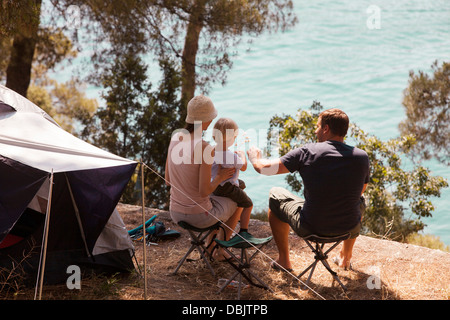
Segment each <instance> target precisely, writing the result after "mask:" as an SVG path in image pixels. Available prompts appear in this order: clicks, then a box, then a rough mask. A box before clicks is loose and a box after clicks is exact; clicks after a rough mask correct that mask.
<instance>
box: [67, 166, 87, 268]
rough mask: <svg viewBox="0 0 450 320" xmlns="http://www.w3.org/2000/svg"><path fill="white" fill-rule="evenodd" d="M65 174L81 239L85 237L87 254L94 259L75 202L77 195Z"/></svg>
mask: <svg viewBox="0 0 450 320" xmlns="http://www.w3.org/2000/svg"><path fill="white" fill-rule="evenodd" d="M64 176H65V177H66V182H67V187H68V188H69V193H70V198H71V199H72V205H73V209H74V211H75V216H76V217H77V221H78V226H79V228H80V233H81V239H83V243H84V249H85V250H86V254H87V256H88V257H89V258H90V259H92V260H94V257H93V256H91V253H90V252H89V249H88V246H87V242H86V236H85V233H84V229H83V224H82V223H81V216H80V211H79V210H78V206H77V203H76V202H75V197H74V196H73V193H72V187H71V186H70V182H69V178H68V177H67V174H65V173H64Z"/></svg>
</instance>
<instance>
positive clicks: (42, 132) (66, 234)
mask: <svg viewBox="0 0 450 320" xmlns="http://www.w3.org/2000/svg"><path fill="white" fill-rule="evenodd" d="M136 165H137V163H136V162H135V161H131V160H128V159H124V158H122V157H119V156H116V155H114V154H111V153H109V152H106V151H104V150H101V149H99V148H97V147H95V146H93V145H90V144H88V143H86V142H84V141H82V140H80V139H78V138H76V137H75V136H73V135H71V134H69V133H68V132H66V131H64V130H63V129H61V127H60V126H59V125H58V124H57V123H56V122H55V121H54V120H53V119H52V118H51V117H50V116H49V115H48V114H47V113H45V112H44V111H43V110H42V109H40V108H39V107H38V106H36V105H34V104H33V103H31V102H30V101H29V100H27V99H26V98H24V97H22V96H21V95H19V94H17V93H15V92H14V91H12V90H10V89H8V88H6V87H4V86H1V85H0V269H2V268H6V269H9V270H11V269H13V268H17V264H18V263H19V262H21V261H22V260H24V259H25V258H26V262H25V263H21V267H20V268H21V270H22V271H24V274H26V275H28V276H30V277H31V278H34V279H36V275H37V272H38V269H39V266H40V259H42V258H41V256H42V250H41V249H42V247H43V245H42V243H43V240H44V239H46V238H47V241H45V244H46V245H45V248H46V255H45V256H46V266H45V278H44V281H45V282H46V283H58V282H63V281H66V279H67V278H68V276H69V275H68V273H67V267H68V266H70V265H77V266H79V267H80V269H81V270H82V271H84V270H92V269H99V268H100V269H101V270H109V271H112V270H117V271H126V270H130V269H133V268H134V266H133V262H132V254H133V252H134V247H133V244H132V241H131V239H130V237H129V235H128V233H127V230H126V228H125V225H124V223H123V221H122V219H121V217H120V215H119V214H118V212H117V210H116V209H115V208H116V205H117V203H118V202H119V199H120V197H121V195H122V193H123V190H124V188H125V187H126V185H127V183H128V181H129V180H130V178H131V175H132V174H133V172H134V170H135V168H136ZM51 182H52V185H51V186H50V183H51ZM50 191H51V192H50ZM49 200H50V201H49ZM46 217H48V232H46V233H45V230H46V228H44V226H45V225H46V219H47V218H46ZM44 234H45V235H46V237H44Z"/></svg>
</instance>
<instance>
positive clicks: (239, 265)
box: [217, 247, 273, 300]
mask: <svg viewBox="0 0 450 320" xmlns="http://www.w3.org/2000/svg"><path fill="white" fill-rule="evenodd" d="M223 249H224V250H225V251H226V252H227V253H228V254H229V255H230V256H231V258H230V259H227V260H226V261H227V262H228V263H229V264H230V265H231V266H232V267H233V268H234V269H235V270H236V272H235V273H234V274H233V276H232V277H230V278H229V279H228V281H227V282H226V283H225V284H224V285H223V286H222V287H221V288H220V289H219V291H218V292H217V293H220V292H222V291H223V289H224V288H225V287H226V286H228V285H229V284H230V283H231V282H232V281H233V280H234V279H235V278H236V277H237V276H239V278H238V281H239V286H238V298H237V299H238V300H240V299H241V291H242V287H243V278H245V279H246V280H247V281H248V282H249V284H251V285H252V286H255V287H258V288H262V289H266V290H269V291H271V292H273V290H272V289H271V288H270V287H269V286H268V285H267V284H266V283H265V282H264V281H262V280H261V279H260V278H259V277H258V276H257V275H256V274H254V273H253V272H252V271H251V270H250V261H251V260H252V259H253V258H254V257H255V256H256V254H257V253H258V251H256V252H255V253H254V254H253V255H252V256H250V257H249V256H248V253H247V250H246V249H245V248H241V258H240V259H239V258H237V257H236V255H234V254H233V252H232V251H230V250H228V248H225V247H224V248H223ZM232 260H234V261H236V263H233V262H232ZM252 278H253V279H255V280H256V281H257V282H258V283H255V281H253V279H252Z"/></svg>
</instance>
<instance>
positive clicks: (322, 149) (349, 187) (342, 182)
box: [280, 141, 369, 235]
mask: <svg viewBox="0 0 450 320" xmlns="http://www.w3.org/2000/svg"><path fill="white" fill-rule="evenodd" d="M280 160H281V162H282V163H283V164H284V166H285V167H286V168H287V169H288V170H289V171H290V172H291V173H294V172H299V173H300V175H301V177H302V180H303V185H304V191H303V194H304V198H305V203H304V206H303V208H302V210H301V212H300V215H301V216H300V223H301V224H303V226H304V227H305V228H306V229H308V230H309V231H311V232H313V233H316V234H322V235H333V234H339V233H344V232H347V231H350V230H351V229H353V228H354V227H355V226H356V225H357V224H358V223H359V221H361V212H360V197H361V191H362V189H363V186H364V184H366V183H368V182H369V158H368V156H367V153H366V152H365V151H363V150H361V149H358V148H356V147H351V146H349V145H346V144H345V143H341V142H338V141H325V142H319V143H311V144H307V145H305V146H303V147H300V148H297V149H294V150H292V151H290V152H288V153H287V154H286V155H284V156H282V157H281V159H280Z"/></svg>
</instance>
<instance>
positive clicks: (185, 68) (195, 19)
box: [181, 0, 207, 119]
mask: <svg viewBox="0 0 450 320" xmlns="http://www.w3.org/2000/svg"><path fill="white" fill-rule="evenodd" d="M206 2H207V1H206V0H197V1H196V2H195V4H194V7H193V10H192V12H193V13H192V14H191V16H190V19H189V23H188V26H187V32H186V38H185V41H184V48H183V56H182V65H181V66H182V84H181V105H182V106H187V103H188V102H189V100H191V99H192V98H193V97H194V95H195V87H196V82H195V75H196V74H195V63H196V58H197V52H198V42H199V39H200V32H201V31H202V28H203V14H204V11H205V3H206ZM182 110H183V112H184V113H185V114H182V118H181V119H184V118H185V117H186V111H187V109H186V108H183V109H182Z"/></svg>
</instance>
